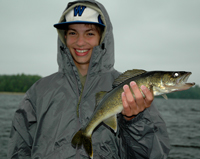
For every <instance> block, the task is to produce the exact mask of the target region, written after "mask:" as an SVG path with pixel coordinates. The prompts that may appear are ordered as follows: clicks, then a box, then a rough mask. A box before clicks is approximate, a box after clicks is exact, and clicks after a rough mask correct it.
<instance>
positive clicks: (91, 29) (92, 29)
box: [68, 27, 96, 32]
mask: <svg viewBox="0 0 200 159" xmlns="http://www.w3.org/2000/svg"><path fill="white" fill-rule="evenodd" d="M68 30H73V31H77V30H76V29H73V28H70V27H69V28H68ZM95 30H96V29H94V28H90V29H88V30H86V32H88V31H95Z"/></svg>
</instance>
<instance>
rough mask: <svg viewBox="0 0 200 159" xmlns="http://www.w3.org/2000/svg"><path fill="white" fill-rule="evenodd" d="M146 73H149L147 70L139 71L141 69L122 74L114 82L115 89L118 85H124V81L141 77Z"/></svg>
mask: <svg viewBox="0 0 200 159" xmlns="http://www.w3.org/2000/svg"><path fill="white" fill-rule="evenodd" d="M145 72H147V71H145V70H139V69H133V70H128V71H126V72H124V73H122V74H121V75H120V76H119V77H118V78H116V79H115V81H114V82H113V88H115V87H117V86H118V85H120V84H121V83H123V82H124V81H126V80H127V79H129V78H132V77H135V76H138V75H141V74H143V73H145Z"/></svg>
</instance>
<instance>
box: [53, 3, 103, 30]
mask: <svg viewBox="0 0 200 159" xmlns="http://www.w3.org/2000/svg"><path fill="white" fill-rule="evenodd" d="M64 19H65V21H62V22H60V23H57V24H54V27H55V28H57V29H60V30H65V29H66V27H67V25H69V24H97V25H101V26H104V27H105V25H104V23H103V21H102V19H101V14H100V13H99V12H98V11H97V10H95V9H93V8H91V7H89V6H86V5H82V4H79V5H76V6H74V7H72V8H71V9H70V10H69V11H68V12H67V13H66V14H65V15H64Z"/></svg>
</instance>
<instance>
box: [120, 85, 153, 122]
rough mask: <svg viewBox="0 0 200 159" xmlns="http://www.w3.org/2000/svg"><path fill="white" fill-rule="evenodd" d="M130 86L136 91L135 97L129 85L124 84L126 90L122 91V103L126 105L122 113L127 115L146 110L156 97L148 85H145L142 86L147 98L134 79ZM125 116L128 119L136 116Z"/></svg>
mask: <svg viewBox="0 0 200 159" xmlns="http://www.w3.org/2000/svg"><path fill="white" fill-rule="evenodd" d="M130 87H131V89H132V91H133V93H134V96H135V99H134V97H133V95H132V93H131V90H130V88H129V86H128V85H124V87H123V89H124V92H123V93H122V104H123V107H124V109H123V110H122V114H123V115H126V116H133V115H137V114H139V113H140V112H142V111H144V110H145V109H146V108H148V107H150V106H151V103H152V101H153V99H154V96H153V93H152V92H151V91H150V90H149V89H148V88H147V87H145V86H143V85H142V86H141V90H142V92H143V93H144V95H145V98H144V97H143V95H142V93H141V92H140V90H139V88H138V86H137V84H136V83H135V82H134V81H132V82H131V83H130ZM124 118H125V119H126V120H131V119H133V118H134V116H133V117H131V118H127V117H125V116H124Z"/></svg>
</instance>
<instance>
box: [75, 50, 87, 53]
mask: <svg viewBox="0 0 200 159" xmlns="http://www.w3.org/2000/svg"><path fill="white" fill-rule="evenodd" d="M76 51H77V52H79V53H84V52H86V51H88V50H76Z"/></svg>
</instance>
